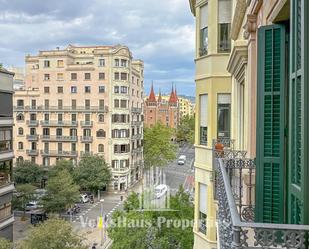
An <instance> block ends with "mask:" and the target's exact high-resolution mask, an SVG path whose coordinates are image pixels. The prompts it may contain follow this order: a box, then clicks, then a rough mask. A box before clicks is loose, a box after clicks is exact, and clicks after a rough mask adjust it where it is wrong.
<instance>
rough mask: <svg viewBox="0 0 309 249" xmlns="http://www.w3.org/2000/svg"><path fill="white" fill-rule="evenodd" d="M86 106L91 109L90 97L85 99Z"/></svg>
mask: <svg viewBox="0 0 309 249" xmlns="http://www.w3.org/2000/svg"><path fill="white" fill-rule="evenodd" d="M85 108H86V109H87V110H88V109H90V99H85Z"/></svg>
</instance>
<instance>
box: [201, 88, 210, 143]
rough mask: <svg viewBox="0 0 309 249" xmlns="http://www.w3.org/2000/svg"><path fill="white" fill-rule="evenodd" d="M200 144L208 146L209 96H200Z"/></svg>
mask: <svg viewBox="0 0 309 249" xmlns="http://www.w3.org/2000/svg"><path fill="white" fill-rule="evenodd" d="M199 100H200V144H202V145H207V129H208V113H207V110H208V95H207V94H201V95H200V99H199Z"/></svg>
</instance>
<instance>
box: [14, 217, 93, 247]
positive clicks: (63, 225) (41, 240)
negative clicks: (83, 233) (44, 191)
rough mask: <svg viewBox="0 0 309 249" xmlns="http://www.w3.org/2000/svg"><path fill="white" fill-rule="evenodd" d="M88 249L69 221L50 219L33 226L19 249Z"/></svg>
mask: <svg viewBox="0 0 309 249" xmlns="http://www.w3.org/2000/svg"><path fill="white" fill-rule="evenodd" d="M50 248H53V249H87V248H89V246H86V245H84V244H83V238H82V237H80V236H79V235H78V234H77V233H75V232H74V231H73V228H72V226H71V225H70V223H69V222H67V221H64V220H59V219H49V220H47V221H45V222H44V223H42V224H40V225H38V226H37V227H34V228H32V230H30V233H29V235H28V237H27V238H26V239H24V240H23V241H22V242H21V244H20V246H19V249H50Z"/></svg>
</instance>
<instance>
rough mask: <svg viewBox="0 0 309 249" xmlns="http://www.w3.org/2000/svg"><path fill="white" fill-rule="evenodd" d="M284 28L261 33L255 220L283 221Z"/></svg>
mask: <svg viewBox="0 0 309 249" xmlns="http://www.w3.org/2000/svg"><path fill="white" fill-rule="evenodd" d="M285 59H286V58H285V27H284V26H281V25H270V26H265V27H261V28H259V30H258V85H257V87H258V103H257V108H258V110H257V111H258V115H257V158H256V163H257V170H256V178H257V181H256V220H257V221H258V222H269V223H283V222H284V208H283V207H284V191H283V190H284V170H285V169H284V168H285V166H284V164H285V163H284V144H285V137H284V129H285V108H284V101H285V94H284V93H285V90H284V89H285V83H286V82H285Z"/></svg>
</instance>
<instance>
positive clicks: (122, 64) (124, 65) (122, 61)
mask: <svg viewBox="0 0 309 249" xmlns="http://www.w3.org/2000/svg"><path fill="white" fill-rule="evenodd" d="M121 66H122V67H127V60H123V59H122V60H121Z"/></svg>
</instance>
